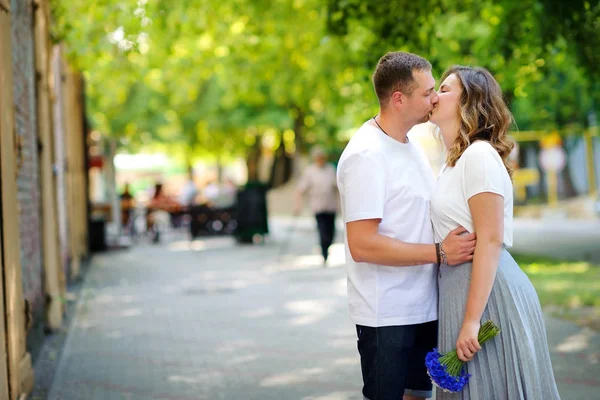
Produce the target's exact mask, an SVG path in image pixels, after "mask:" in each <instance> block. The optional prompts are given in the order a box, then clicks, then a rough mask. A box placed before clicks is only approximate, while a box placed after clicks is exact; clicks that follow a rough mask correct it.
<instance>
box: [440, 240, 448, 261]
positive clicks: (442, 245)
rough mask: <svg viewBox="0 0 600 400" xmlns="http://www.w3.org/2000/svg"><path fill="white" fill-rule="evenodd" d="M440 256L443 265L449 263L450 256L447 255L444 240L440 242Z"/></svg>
mask: <svg viewBox="0 0 600 400" xmlns="http://www.w3.org/2000/svg"><path fill="white" fill-rule="evenodd" d="M440 258H441V261H442V262H441V264H440V266H442V265H448V258H447V257H446V252H445V251H444V244H443V242H442V243H440Z"/></svg>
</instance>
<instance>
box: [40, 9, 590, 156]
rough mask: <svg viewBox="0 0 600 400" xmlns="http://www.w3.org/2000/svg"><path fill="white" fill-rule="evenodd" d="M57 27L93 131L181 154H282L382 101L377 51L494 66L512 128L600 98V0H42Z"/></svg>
mask: <svg viewBox="0 0 600 400" xmlns="http://www.w3.org/2000/svg"><path fill="white" fill-rule="evenodd" d="M51 3H52V13H53V20H54V24H53V32H52V34H53V37H54V40H55V41H57V42H58V41H62V42H65V43H66V45H67V48H68V50H69V59H70V60H71V62H72V63H73V65H74V66H75V67H77V68H80V69H81V70H83V71H85V76H86V81H87V85H86V88H87V96H88V102H87V105H88V115H89V117H90V119H91V122H92V124H93V126H94V127H95V128H97V129H99V130H101V131H103V132H105V133H107V134H111V135H114V136H116V137H119V138H120V141H121V144H122V145H123V146H127V147H130V148H132V149H138V148H141V147H144V148H146V147H149V146H152V147H157V148H163V149H167V150H168V151H169V152H170V153H171V154H177V155H179V156H180V157H181V158H186V159H191V158H196V157H209V156H210V157H221V158H222V157H227V156H230V155H233V156H235V155H248V156H250V155H251V154H256V151H257V149H260V148H261V147H262V146H266V147H267V148H269V149H270V150H271V151H274V152H278V154H280V156H285V155H286V154H288V155H289V154H291V153H294V152H295V151H297V150H300V151H305V150H306V148H307V147H308V146H309V145H310V144H312V143H315V142H320V143H325V144H327V145H328V146H330V147H335V146H339V137H338V136H339V134H340V133H343V132H344V131H347V130H349V129H353V128H354V127H356V126H357V124H359V123H360V122H361V121H363V120H364V119H366V118H368V117H370V116H372V115H373V114H374V113H375V112H376V111H377V104H376V101H375V96H374V94H373V90H372V87H371V81H370V76H371V73H372V70H373V68H374V66H375V64H376V63H377V60H378V59H379V57H381V55H383V54H384V53H385V52H387V51H391V50H405V51H411V52H415V53H418V54H421V55H423V56H425V57H427V58H428V59H429V60H430V61H431V62H432V64H433V66H434V73H435V74H436V75H439V74H441V73H442V72H443V70H444V69H446V68H447V67H449V66H450V65H452V64H471V65H481V66H484V67H487V68H489V69H490V70H491V71H492V72H493V73H494V74H495V76H496V77H497V79H498V80H499V82H500V83H501V85H502V87H503V89H504V91H505V95H506V97H507V99H508V100H509V102H510V104H511V107H512V109H513V111H514V113H515V116H516V118H517V123H518V125H519V127H520V128H521V129H552V128H555V127H561V126H565V125H570V124H580V125H583V124H585V123H586V116H587V114H588V113H589V112H590V111H592V110H593V109H594V107H597V105H598V104H599V103H600V99H599V96H600V94H599V93H598V92H599V90H598V85H597V84H596V83H595V82H596V81H597V80H598V77H600V76H599V73H598V71H599V69H598V63H599V62H600V60H598V52H597V49H598V47H599V46H600V43H599V40H600V39H599V37H600V33H599V32H600V29H599V14H600V5H599V3H598V2H592V1H586V0H573V1H569V2H560V1H554V0H520V1H512V0H431V1H428V2H418V1H408V0H392V1H388V2H365V1H362V0H272V1H268V0H231V1H227V2H225V1H217V0H203V1H185V2H184V1H174V2H165V1H159V0H137V1H136V0H130V1H122V0H96V1H95V2H93V3H92V2H70V1H66V0H52V1H51Z"/></svg>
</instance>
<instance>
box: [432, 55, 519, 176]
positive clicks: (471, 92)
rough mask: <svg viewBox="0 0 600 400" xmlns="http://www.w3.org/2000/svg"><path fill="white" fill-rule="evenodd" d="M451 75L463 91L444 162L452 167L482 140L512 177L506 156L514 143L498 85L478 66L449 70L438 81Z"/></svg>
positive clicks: (508, 114) (506, 109) (451, 68)
mask: <svg viewBox="0 0 600 400" xmlns="http://www.w3.org/2000/svg"><path fill="white" fill-rule="evenodd" d="M452 74H455V75H456V77H457V78H458V80H459V81H460V82H461V85H462V88H463V91H462V94H461V96H460V104H459V107H460V119H461V122H460V130H459V134H458V137H457V138H456V140H454V143H453V144H452V146H451V147H450V148H449V149H448V153H447V156H446V163H447V164H448V166H450V167H453V166H454V165H456V161H458V159H459V158H460V156H461V155H462V154H463V153H464V151H465V150H466V149H467V147H469V146H470V145H471V143H473V142H475V141H476V140H485V141H487V142H489V143H490V144H491V145H492V146H493V147H494V148H495V149H496V151H498V154H500V157H501V158H502V161H503V162H504V166H505V167H506V170H507V171H508V174H509V176H510V177H511V178H512V173H513V168H512V166H511V164H510V160H509V158H508V156H509V155H510V152H511V150H512V149H513V147H514V146H515V144H514V142H513V141H512V140H511V139H510V138H509V137H508V136H507V132H508V129H509V128H510V126H511V125H512V124H513V122H514V119H513V116H512V114H511V112H510V110H509V109H508V106H507V105H506V102H505V101H504V97H503V96H502V89H500V85H498V82H496V80H495V79H494V77H493V76H492V74H491V73H490V72H489V71H488V70H486V69H485V68H481V67H464V66H453V67H450V68H449V69H448V70H447V71H446V72H444V76H443V77H442V82H443V81H444V80H445V79H446V78H447V77H448V76H450V75H452Z"/></svg>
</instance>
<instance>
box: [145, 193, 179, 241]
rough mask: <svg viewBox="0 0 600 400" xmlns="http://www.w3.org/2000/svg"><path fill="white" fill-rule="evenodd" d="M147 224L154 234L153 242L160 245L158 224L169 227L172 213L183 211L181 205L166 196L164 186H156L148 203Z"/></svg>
mask: <svg viewBox="0 0 600 400" xmlns="http://www.w3.org/2000/svg"><path fill="white" fill-rule="evenodd" d="M147 209H148V212H147V214H146V216H147V217H146V224H147V227H148V231H149V232H151V233H152V241H153V242H154V243H158V241H159V240H160V229H159V226H158V225H157V223H161V224H163V225H169V224H170V220H171V213H174V212H178V211H180V210H181V204H179V203H178V202H177V201H175V200H173V199H171V198H170V197H169V196H168V195H166V194H165V192H164V190H163V184H162V183H157V184H155V185H154V195H153V196H152V198H151V199H150V201H149V202H148V206H147Z"/></svg>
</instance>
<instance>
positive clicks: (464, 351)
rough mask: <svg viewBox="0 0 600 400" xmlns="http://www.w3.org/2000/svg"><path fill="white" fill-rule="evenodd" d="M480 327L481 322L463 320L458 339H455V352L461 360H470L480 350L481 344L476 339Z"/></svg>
mask: <svg viewBox="0 0 600 400" xmlns="http://www.w3.org/2000/svg"><path fill="white" fill-rule="evenodd" d="M480 327H481V323H480V322H479V321H475V322H467V321H465V322H463V326H462V328H461V330H460V334H459V335H458V340H457V341H456V354H457V355H458V358H459V359H460V360H461V361H464V362H467V361H471V360H472V359H473V356H474V355H475V353H477V352H478V351H479V350H481V346H480V345H479V341H478V340H477V335H478V334H479V328H480Z"/></svg>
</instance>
